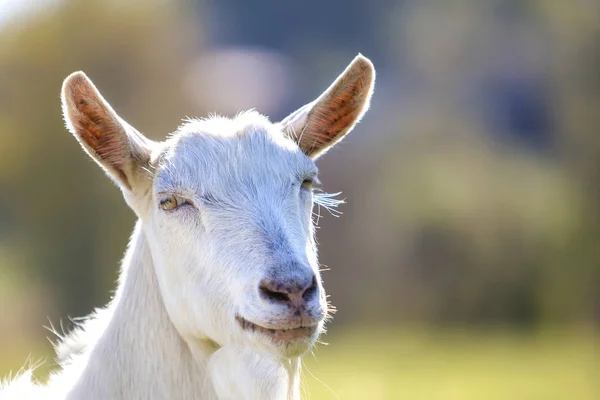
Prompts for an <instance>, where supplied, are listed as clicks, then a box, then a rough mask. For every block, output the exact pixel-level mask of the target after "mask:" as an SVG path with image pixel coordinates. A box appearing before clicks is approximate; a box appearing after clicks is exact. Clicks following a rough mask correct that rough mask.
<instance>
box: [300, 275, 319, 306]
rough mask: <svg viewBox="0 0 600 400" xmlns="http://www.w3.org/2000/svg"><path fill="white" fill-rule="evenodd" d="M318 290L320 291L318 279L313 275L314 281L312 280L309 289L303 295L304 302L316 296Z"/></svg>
mask: <svg viewBox="0 0 600 400" xmlns="http://www.w3.org/2000/svg"><path fill="white" fill-rule="evenodd" d="M317 290H318V285H317V277H316V276H315V275H313V279H312V282H311V284H310V286H309V287H308V288H306V290H305V291H304V293H302V298H303V299H304V300H309V299H310V298H311V297H313V296H314V294H315V293H317Z"/></svg>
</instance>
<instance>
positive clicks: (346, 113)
mask: <svg viewBox="0 0 600 400" xmlns="http://www.w3.org/2000/svg"><path fill="white" fill-rule="evenodd" d="M374 83H375V68H374V67H373V64H372V63H371V61H370V60H369V59H368V58H366V57H364V56H362V55H361V54H359V55H358V56H356V58H354V60H352V62H351V63H350V65H348V67H346V70H345V71H344V72H342V74H341V75H340V76H339V77H338V78H337V79H336V80H335V81H334V82H333V84H332V85H331V86H329V88H328V89H327V90H326V91H325V92H323V94H321V96H319V97H318V98H317V99H316V100H315V101H313V102H312V103H309V104H306V105H305V106H304V107H302V108H300V109H298V110H296V111H295V112H293V113H292V114H290V115H289V116H288V117H286V118H285V119H284V120H283V121H281V122H280V125H281V126H282V128H283V131H284V133H285V134H286V135H287V136H288V137H290V138H292V139H293V140H294V141H295V142H296V143H297V144H298V146H300V148H301V149H302V151H303V152H304V153H305V154H306V155H308V156H309V157H311V158H312V159H316V158H318V157H319V156H321V155H322V154H323V153H325V152H326V151H327V150H328V149H329V148H331V147H332V146H333V145H334V144H336V143H337V142H339V141H340V140H341V139H342V138H343V137H344V136H345V135H347V134H348V133H349V132H350V131H351V130H352V129H353V128H354V126H355V125H356V124H357V123H358V122H359V121H360V119H361V118H362V116H363V115H364V114H365V112H366V111H367V110H368V108H369V104H370V101H371V96H372V94H373V86H374Z"/></svg>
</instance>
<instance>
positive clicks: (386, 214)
mask: <svg viewBox="0 0 600 400" xmlns="http://www.w3.org/2000/svg"><path fill="white" fill-rule="evenodd" d="M599 43H600V3H599V2H598V1H595V0H569V1H559V0H547V1H545V0H520V1H519V0H514V1H509V0H504V1H501V0H471V1H469V0H453V1H448V0H439V1H418V0H370V1H366V0H363V1H359V0H336V1H333V0H329V1H319V0H307V1H275V0H253V1H247V0H219V1H217V0H196V1H194V0H187V1H175V0H144V1H142V0H118V1H117V0H113V1H110V0H105V1H98V0H93V1H92V0H88V1H83V0H80V1H75V0H71V1H67V0H46V1H34V0H11V1H7V0H0V376H5V375H6V374H8V372H9V371H10V370H13V371H14V370H18V369H19V367H20V366H22V365H23V364H24V363H25V361H26V360H27V359H28V357H29V359H30V360H33V361H37V360H39V359H43V360H45V361H46V364H45V365H44V366H43V367H42V368H40V369H39V370H38V374H39V375H40V377H42V378H43V377H44V376H46V374H47V373H48V370H49V369H51V368H52V367H53V363H54V362H53V353H52V347H51V345H50V343H49V341H48V340H47V337H49V338H50V339H51V340H55V338H54V337H52V335H51V334H50V333H49V332H48V331H47V330H45V329H44V328H43V326H44V325H46V326H49V325H50V323H52V324H53V325H55V326H60V324H61V323H62V324H63V325H64V327H65V329H68V328H69V326H70V322H69V319H68V317H76V316H83V315H86V314H88V313H89V312H91V311H92V309H93V308H94V307H99V306H102V305H104V304H105V303H106V302H107V301H108V299H109V297H110V293H111V290H112V289H113V288H114V287H115V280H116V278H117V270H118V263H119V261H120V258H121V256H122V254H123V252H124V250H125V246H126V243H127V240H128V237H129V234H130V232H131V230H132V228H133V224H134V221H135V217H134V214H133V212H132V211H130V210H129V209H128V208H127V206H126V205H125V203H124V201H123V199H122V196H121V194H120V192H119V191H118V189H117V188H116V187H115V186H114V185H113V184H111V183H110V181H109V180H108V179H107V178H106V177H105V176H104V175H103V173H102V172H101V170H100V169H99V168H98V167H97V166H96V165H95V164H94V163H93V162H92V161H91V160H90V159H89V158H88V157H87V156H86V155H85V154H84V153H83V152H82V151H81V149H80V147H79V145H78V144H77V143H76V141H75V140H74V139H73V138H72V137H71V135H70V134H69V133H68V132H67V131H66V129H65V128H64V125H63V121H62V119H61V110H60V100H59V91H60V86H61V83H62V80H63V79H64V78H65V77H66V76H67V75H68V74H69V73H71V72H73V71H76V70H83V71H85V72H86V73H87V74H88V75H89V76H90V78H91V79H92V80H94V82H95V83H96V85H97V86H98V87H99V89H100V90H101V91H102V92H103V94H104V95H105V97H106V98H107V99H108V100H109V101H110V102H111V104H112V105H113V106H114V107H115V108H116V110H117V112H118V113H119V114H120V115H121V116H123V117H124V118H125V119H127V120H128V122H130V123H131V124H132V125H134V126H136V127H137V128H138V129H140V130H141V131H142V132H144V133H145V134H146V135H148V136H149V137H151V138H153V139H161V138H164V136H165V135H166V134H168V133H169V132H172V131H173V130H174V129H175V128H176V127H177V126H178V125H179V124H180V122H181V120H182V119H183V118H185V117H186V116H189V117H194V116H198V117H202V116H206V115H207V114H208V113H210V112H218V113H222V114H225V115H229V116H233V115H235V114H236V113H237V112H238V111H240V110H243V109H247V108H253V107H254V108H256V109H257V110H258V111H260V112H262V113H264V114H267V115H269V116H270V117H271V119H272V120H275V121H276V120H279V119H281V118H283V117H284V116H286V115H287V114H288V113H289V112H291V111H293V110H295V109H296V108H298V107H299V106H301V105H303V104H305V103H307V102H309V101H311V100H312V99H313V98H315V97H316V96H317V95H318V94H319V93H321V91H322V90H324V89H325V88H326V87H327V86H328V85H329V83H330V82H331V81H332V80H333V79H334V78H335V77H336V76H337V75H338V74H339V73H340V72H341V71H342V70H343V68H344V67H345V66H346V65H347V64H348V63H349V62H350V61H351V60H352V58H353V57H354V56H355V55H356V54H357V53H359V52H361V53H363V54H364V55H366V56H367V57H369V58H371V59H372V61H373V63H374V64H375V67H376V68H377V72H378V75H377V83H376V89H375V95H374V98H373V102H372V107H371V110H370V111H369V113H368V114H367V115H366V117H365V118H364V120H363V122H362V123H361V124H360V125H359V126H358V127H357V128H356V129H355V131H354V132H353V133H352V134H351V135H350V136H349V137H348V138H347V139H345V140H344V142H342V144H341V145H340V146H338V147H337V148H335V149H334V150H333V151H331V152H330V153H328V154H327V156H326V157H324V158H323V159H322V160H320V161H319V168H320V170H321V181H322V182H323V184H324V188H325V190H327V191H329V192H338V191H341V192H342V193H343V194H342V195H341V197H342V198H346V199H347V204H344V205H343V206H342V207H341V209H340V211H342V212H343V215H342V216H341V217H340V218H335V217H333V216H331V215H329V214H328V213H327V212H326V211H324V210H321V211H322V212H321V215H322V218H320V219H319V227H320V229H319V230H318V238H319V243H320V255H321V262H322V263H323V264H324V265H325V266H327V267H328V268H330V270H328V271H326V272H324V280H325V287H326V289H327V290H328V293H329V294H330V295H331V301H332V302H333V304H334V305H336V306H337V308H338V309H339V311H338V313H337V314H336V315H335V318H334V320H333V322H332V323H331V324H330V326H329V333H328V334H327V335H326V336H325V337H324V338H323V340H324V341H325V342H327V343H329V344H328V345H319V346H318V348H317V349H316V350H315V352H314V355H308V356H307V357H306V367H307V368H306V372H305V375H304V378H303V380H304V385H303V386H304V390H303V391H304V393H305V397H306V398H310V399H337V398H339V399H372V400H378V399H425V400H436V399H439V400H442V399H443V400H448V399H456V400H463V399H464V400H480V399H491V400H495V399H544V400H546V399H573V400H586V399H590V400H591V399H599V398H600V351H599V349H600V46H599ZM315 377H316V378H315Z"/></svg>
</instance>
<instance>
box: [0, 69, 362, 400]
mask: <svg viewBox="0 0 600 400" xmlns="http://www.w3.org/2000/svg"><path fill="white" fill-rule="evenodd" d="M357 60H358V61H356V60H355V63H357V62H360V63H363V64H361V65H362V68H363V69H364V63H365V62H368V60H366V59H364V58H361V59H358V58H357ZM365 60H366V61H365ZM368 65H370V62H368ZM371 68H372V66H371ZM354 74H355V75H356V72H355V71H354ZM351 78H352V79H356V77H355V76H354V75H353V76H352V77H351ZM367 78H368V80H366V81H365V82H367V83H368V85H369V86H368V87H367V88H366V92H365V93H367V95H364V98H359V99H357V101H359V102H362V103H360V104H362V105H361V106H360V107H359V108H358V109H357V110H358V111H356V112H355V114H356V115H355V117H354V119H353V120H352V121H351V123H352V124H354V123H356V121H357V120H358V119H360V117H361V116H362V115H363V114H364V112H365V111H366V105H368V100H369V98H370V95H371V92H372V83H373V82H372V79H373V78H372V76H371V75H369V76H368V77H367ZM367 78H365V79H367ZM340 82H342V84H344V83H345V81H343V80H342V81H340ZM69 84H70V85H72V87H68V85H69ZM361 84H363V83H362V82H361ZM365 85H366V83H365ZM65 87H66V89H63V107H64V110H65V117H66V120H67V126H68V127H69V129H70V130H71V131H72V132H73V133H74V134H75V136H76V137H77V139H78V140H80V142H81V141H83V140H85V136H82V131H81V130H82V129H89V126H90V125H89V123H88V119H86V118H88V114H85V112H89V107H88V108H86V109H84V108H81V109H78V108H77V107H76V105H77V104H84V105H89V104H92V105H97V104H104V103H103V101H104V100H103V99H102V98H101V96H100V94H99V92H98V93H97V92H95V87H94V86H93V84H92V83H91V82H89V81H88V80H87V78H85V76H84V75H82V74H79V75H77V76H75V77H74V78H73V79H70V78H68V79H67V81H66V82H65ZM343 89H344V87H343V86H342V87H341V89H339V87H338V88H337V89H336V90H338V91H339V90H343ZM82 93H83V94H82ZM361 93H362V92H361ZM76 96H80V97H81V96H87V97H85V99H86V100H87V101H88V102H87V103H85V102H81V103H79V100H80V97H76ZM361 96H363V94H361ZM82 110H83V111H82ZM98 110H100V111H98ZM94 112H96V113H97V112H103V113H106V118H103V119H102V121H103V123H104V124H105V125H104V126H108V128H110V129H108V130H106V132H107V134H110V135H113V136H114V137H112V136H111V138H113V139H115V140H116V141H114V142H113V144H114V143H117V142H118V143H124V145H125V146H126V145H127V143H129V146H135V150H136V152H137V154H141V155H142V156H140V157H142V158H143V155H144V154H149V160H148V164H147V165H138V164H136V163H139V162H140V161H139V160H137V159H136V160H133V159H131V160H130V159H126V158H123V157H127V155H128V154H129V153H130V152H127V151H122V152H119V153H112V154H111V155H110V162H111V163H112V164H110V165H107V164H106V163H107V161H106V159H102V157H101V154H102V151H99V150H102V149H99V148H96V147H94V146H102V145H103V144H102V143H100V144H97V143H96V142H94V141H90V142H86V143H83V142H82V145H83V146H84V149H86V151H87V152H88V153H89V154H90V155H91V156H92V157H94V158H95V159H96V161H97V162H98V163H99V164H100V165H101V166H102V167H103V168H105V170H106V171H107V173H108V174H109V175H110V176H111V177H112V178H113V179H114V180H115V181H116V182H117V183H118V184H119V185H120V186H121V189H122V190H123V194H124V197H125V200H126V202H127V203H128V205H129V206H130V207H131V208H132V209H133V210H134V211H135V213H136V214H137V216H138V218H139V219H138V222H137V224H136V226H135V229H134V232H133V235H132V237H131V240H130V243H129V246H128V249H127V252H126V254H125V258H124V260H123V262H122V266H121V274H120V279H119V284H118V289H117V292H116V295H115V297H114V299H112V301H111V302H110V303H109V305H108V306H107V307H106V308H105V309H101V310H99V311H97V312H96V313H95V314H94V315H93V316H92V317H90V318H89V319H87V320H86V321H85V322H82V323H81V324H80V326H79V327H78V328H77V329H76V330H75V331H74V332H72V333H71V334H69V335H68V336H67V337H65V338H62V340H61V342H60V343H59V344H58V346H57V349H56V350H57V356H58V360H59V362H60V366H61V369H60V371H58V372H56V373H55V374H53V375H52V376H51V377H50V379H49V382H48V383H47V385H45V386H43V387H42V386H38V385H36V384H33V383H32V382H31V376H30V375H31V374H30V371H26V372H25V373H24V374H22V375H20V376H19V377H18V378H17V379H15V380H13V381H11V382H10V383H8V382H7V383H6V384H5V386H4V387H3V388H2V387H0V399H2V400H4V399H30V398H44V399H89V400H95V399H114V400H118V399H217V398H218V399H248V400H250V399H293V400H296V399H299V398H300V387H299V381H300V379H299V374H300V357H301V356H302V354H304V353H305V352H306V351H308V350H309V349H310V348H311V347H312V346H313V345H314V343H315V341H316V339H317V335H318V333H320V332H322V331H323V324H324V320H325V317H326V314H327V303H326V300H325V292H324V290H323V287H322V284H321V278H320V274H319V264H318V261H317V254H316V246H315V241H314V238H313V235H314V228H313V224H312V219H311V213H312V206H313V202H314V201H318V200H317V199H314V198H313V194H312V192H311V191H310V190H306V189H304V188H302V186H301V184H302V181H303V180H304V179H305V178H306V177H315V176H316V173H317V169H316V166H315V164H314V161H313V160H312V159H311V158H310V157H308V156H307V155H306V154H305V153H304V152H303V151H302V149H301V148H300V147H299V146H298V144H297V143H296V142H295V141H294V140H293V138H289V137H287V136H285V135H284V134H283V132H282V127H281V125H276V124H271V123H270V122H269V121H268V120H267V119H266V118H265V117H263V116H261V115H260V114H258V113H256V112H246V113H243V114H240V115H238V116H237V117H236V118H234V119H226V118H221V117H212V118H209V119H207V120H194V121H189V122H188V123H186V124H185V125H183V126H182V127H181V128H180V129H179V130H178V131H177V132H176V133H175V134H173V135H172V136H171V137H170V138H169V139H168V140H166V141H165V142H162V143H155V142H151V141H149V140H146V139H142V140H139V138H141V136H139V133H136V132H133V133H132V131H131V129H133V128H131V127H129V126H127V125H125V123H124V121H122V120H120V119H119V118H118V117H116V114H113V113H114V111H112V109H110V108H109V107H108V105H107V103H106V107H104V108H102V107H100V108H97V109H94ZM94 115H97V114H94ZM305 119H306V120H307V121H308V122H310V121H311V120H310V115H309V116H308V117H306V118H305ZM89 120H93V118H92V119H89ZM106 121H108V122H106ZM308 122H307V124H308ZM109 124H112V125H109ZM123 126H127V128H126V129H123ZM352 126H353V125H352ZM86 127H88V128H86ZM346 131H348V129H346ZM84 133H85V132H84ZM345 133H347V132H344V133H343V134H345ZM338 140H339V137H337V138H336V140H335V141H338ZM325 147H330V145H327V144H324V145H323V148H322V149H317V150H319V153H322V152H324V151H325V150H326V148H325ZM311 150H314V147H313V148H311ZM321 150H322V151H321ZM123 154H124V155H125V156H123ZM119 157H121V158H119ZM313 158H314V157H313ZM120 170H121V171H124V172H123V173H122V174H121V175H119V173H118V172H119V171H120ZM140 177H141V178H140ZM172 194H175V195H177V196H178V198H180V199H186V200H187V201H188V202H189V203H190V204H187V205H183V206H181V207H179V208H177V209H175V210H172V211H165V210H163V209H161V207H159V203H160V201H161V200H163V199H165V198H168V197H169V196H170V195H172ZM313 274H314V276H316V282H317V289H316V290H317V292H316V293H318V295H315V296H314V297H312V298H310V297H309V298H307V300H306V301H305V303H303V307H302V312H300V309H298V312H297V313H293V312H291V311H290V310H291V308H290V307H291V306H288V305H282V304H280V303H278V302H273V301H267V300H265V298H264V297H261V295H260V293H261V292H260V290H259V286H260V284H261V282H262V281H263V280H264V279H266V277H276V278H277V279H279V280H280V281H281V282H284V283H285V282H300V281H301V280H302V279H305V278H307V277H311V276H313ZM238 316H241V317H243V318H244V319H246V320H249V321H252V322H253V323H255V324H258V325H260V326H263V327H266V328H270V329H290V328H296V327H298V326H313V325H316V326H318V330H317V333H315V334H314V335H312V336H311V337H308V338H306V339H303V340H300V341H295V342H292V343H289V342H285V343H283V342H280V343H275V342H274V341H272V340H271V339H269V337H267V336H266V335H263V334H262V333H259V332H254V333H253V332H248V331H247V330H244V329H243V328H242V327H241V325H240V324H239V323H238V321H237V320H236V317H238Z"/></svg>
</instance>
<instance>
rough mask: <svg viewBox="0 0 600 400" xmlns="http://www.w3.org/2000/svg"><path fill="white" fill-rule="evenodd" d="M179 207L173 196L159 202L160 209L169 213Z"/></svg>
mask: <svg viewBox="0 0 600 400" xmlns="http://www.w3.org/2000/svg"><path fill="white" fill-rule="evenodd" d="M179 205H180V202H179V201H177V197H176V196H175V195H170V196H169V197H167V198H165V199H162V200H161V201H160V208H162V209H163V210H165V211H171V210H174V209H176V208H177V206H179Z"/></svg>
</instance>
